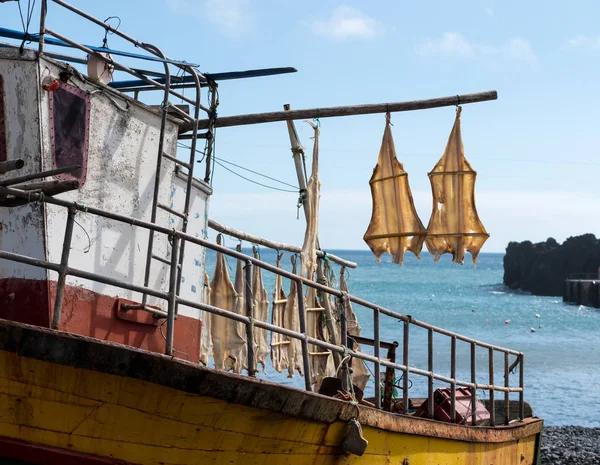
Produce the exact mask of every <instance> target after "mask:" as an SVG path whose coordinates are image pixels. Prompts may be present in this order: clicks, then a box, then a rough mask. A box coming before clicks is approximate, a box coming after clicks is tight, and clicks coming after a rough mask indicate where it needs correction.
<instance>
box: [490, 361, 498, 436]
mask: <svg viewBox="0 0 600 465" xmlns="http://www.w3.org/2000/svg"><path fill="white" fill-rule="evenodd" d="M489 356H490V360H489V363H490V376H489V378H490V379H489V385H490V407H489V410H490V426H496V402H495V400H494V349H489Z"/></svg>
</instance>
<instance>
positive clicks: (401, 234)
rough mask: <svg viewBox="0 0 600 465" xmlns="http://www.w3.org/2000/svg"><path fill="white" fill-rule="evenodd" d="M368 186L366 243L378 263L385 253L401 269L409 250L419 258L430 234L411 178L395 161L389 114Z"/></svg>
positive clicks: (396, 160) (400, 164)
mask: <svg viewBox="0 0 600 465" xmlns="http://www.w3.org/2000/svg"><path fill="white" fill-rule="evenodd" d="M369 185H370V187H371V197H372V198H373V211H372V214H371V222H370V223H369V227H368V228H367V232H366V233H365V235H364V237H363V239H364V241H365V242H366V243H367V245H368V246H369V248H370V249H371V251H372V252H373V253H374V254H375V256H376V257H377V261H378V262H379V261H380V260H381V255H383V253H384V252H387V253H389V254H390V255H391V256H392V262H394V263H398V264H400V265H402V260H403V259H404V253H405V252H406V251H407V250H409V251H411V252H412V253H414V254H415V255H416V256H417V257H418V256H419V254H420V253H421V249H422V248H423V241H424V239H425V235H426V234H427V231H426V229H425V228H424V227H423V223H421V220H420V219H419V216H418V215H417V211H416V209H415V204H414V202H413V198H412V194H411V192H410V186H409V184H408V175H407V173H406V171H404V167H403V166H402V163H400V162H399V161H398V159H397V158H396V148H395V146H394V139H393V137H392V130H391V128H390V115H389V113H388V114H387V115H386V125H385V131H384V133H383V140H382V142H381V148H380V150H379V158H378V159H377V165H376V166H375V169H374V170H373V175H372V176H371V179H370V180H369Z"/></svg>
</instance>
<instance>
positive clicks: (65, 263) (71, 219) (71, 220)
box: [52, 208, 77, 329]
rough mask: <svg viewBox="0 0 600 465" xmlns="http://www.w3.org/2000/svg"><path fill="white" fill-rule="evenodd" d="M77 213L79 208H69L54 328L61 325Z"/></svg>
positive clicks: (59, 274) (57, 288) (55, 301)
mask: <svg viewBox="0 0 600 465" xmlns="http://www.w3.org/2000/svg"><path fill="white" fill-rule="evenodd" d="M76 213H77V210H75V209H74V208H69V212H68V215H67V225H66V228H65V237H64V240H63V249H62V255H61V258H60V268H59V270H58V280H57V281H56V298H55V300H54V314H53V315H52V329H59V325H60V314H61V312H62V304H63V297H64V295H65V286H66V283H67V271H68V270H69V254H70V252H71V240H72V239H73V225H74V224H75V214H76Z"/></svg>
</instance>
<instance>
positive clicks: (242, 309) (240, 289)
mask: <svg viewBox="0 0 600 465" xmlns="http://www.w3.org/2000/svg"><path fill="white" fill-rule="evenodd" d="M235 250H236V251H238V252H241V251H242V244H238V245H237V246H236V248H235ZM233 286H234V288H235V292H236V294H237V300H236V302H235V307H234V311H235V313H237V314H239V315H245V314H246V276H245V273H244V262H243V261H242V260H237V266H236V267H235V281H234V285H233ZM236 326H237V332H238V334H239V335H240V337H241V338H242V339H244V341H245V340H246V325H245V324H244V323H241V322H237V323H236ZM254 353H255V354H256V348H255V349H254ZM247 368H248V345H247V344H244V345H243V346H242V347H241V349H240V351H239V353H238V354H237V357H236V363H235V364H234V366H233V367H232V369H233V372H234V373H241V372H242V370H243V369H247Z"/></svg>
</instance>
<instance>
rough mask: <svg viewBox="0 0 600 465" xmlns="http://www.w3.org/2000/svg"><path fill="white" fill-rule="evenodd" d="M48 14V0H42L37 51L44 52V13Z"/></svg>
mask: <svg viewBox="0 0 600 465" xmlns="http://www.w3.org/2000/svg"><path fill="white" fill-rule="evenodd" d="M47 14H48V2H47V0H42V4H41V6H40V38H39V41H38V53H39V54H40V55H41V54H42V53H44V36H45V35H46V15H47Z"/></svg>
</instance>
